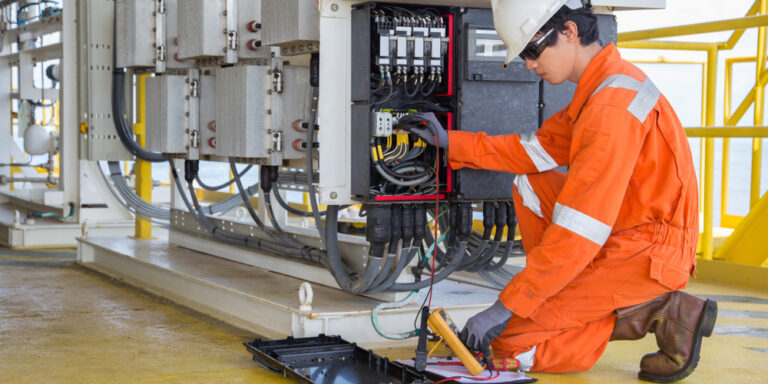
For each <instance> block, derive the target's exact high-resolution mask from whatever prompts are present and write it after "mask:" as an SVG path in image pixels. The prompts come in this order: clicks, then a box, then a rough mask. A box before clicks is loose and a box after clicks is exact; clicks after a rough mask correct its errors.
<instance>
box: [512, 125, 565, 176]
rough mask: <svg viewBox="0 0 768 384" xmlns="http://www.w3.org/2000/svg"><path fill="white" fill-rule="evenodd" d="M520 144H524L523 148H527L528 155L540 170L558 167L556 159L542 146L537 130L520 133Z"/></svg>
mask: <svg viewBox="0 0 768 384" xmlns="http://www.w3.org/2000/svg"><path fill="white" fill-rule="evenodd" d="M520 144H522V145H523V149H525V152H526V153H527V154H528V157H530V158H531V161H533V164H534V165H535V166H536V169H537V170H538V171H539V172H545V171H549V170H550V169H555V168H557V163H556V162H555V159H553V158H552V156H550V155H549V153H547V151H546V150H545V149H544V147H542V146H541V143H540V142H539V138H538V137H537V136H536V133H535V132H532V133H526V134H523V135H520Z"/></svg>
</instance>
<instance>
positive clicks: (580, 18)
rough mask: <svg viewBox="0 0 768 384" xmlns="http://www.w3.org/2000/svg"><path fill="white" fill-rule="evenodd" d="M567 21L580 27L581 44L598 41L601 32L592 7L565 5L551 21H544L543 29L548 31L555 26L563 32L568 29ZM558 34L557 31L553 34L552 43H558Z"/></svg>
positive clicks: (585, 44)
mask: <svg viewBox="0 0 768 384" xmlns="http://www.w3.org/2000/svg"><path fill="white" fill-rule="evenodd" d="M566 21H572V22H573V23H574V24H576V27H577V28H578V29H579V38H580V39H581V45H583V46H587V45H590V44H592V43H594V42H595V41H598V38H599V35H600V32H599V30H598V27H597V17H596V16H595V15H593V14H592V9H591V8H588V7H583V8H579V9H570V8H568V7H567V6H563V7H562V8H560V10H559V11H557V13H555V14H554V16H552V18H550V19H549V21H547V22H546V23H544V26H543V27H541V31H542V32H547V31H549V30H550V29H551V28H553V27H554V28H557V31H558V32H563V31H565V30H567V29H568V28H566V26H565V22H566ZM558 35H559V33H555V34H554V35H553V36H552V41H551V42H550V44H551V45H555V44H557V37H558Z"/></svg>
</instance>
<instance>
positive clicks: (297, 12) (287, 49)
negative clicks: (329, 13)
mask: <svg viewBox="0 0 768 384" xmlns="http://www.w3.org/2000/svg"><path fill="white" fill-rule="evenodd" d="M262 4H263V5H262V7H263V8H262V12H261V15H262V20H291V21H290V22H285V23H265V24H264V31H263V32H262V34H263V35H262V36H263V43H264V45H270V46H277V47H281V48H282V49H281V52H280V53H281V54H282V55H283V56H292V55H302V54H306V53H311V52H317V51H318V50H319V47H320V46H319V44H318V43H319V41H320V26H319V20H320V18H319V14H318V10H317V4H313V3H312V2H311V1H307V0H262Z"/></svg>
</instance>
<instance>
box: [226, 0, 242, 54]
mask: <svg viewBox="0 0 768 384" xmlns="http://www.w3.org/2000/svg"><path fill="white" fill-rule="evenodd" d="M237 3H238V1H237V0H227V4H226V6H227V9H226V11H225V13H224V16H226V28H225V29H224V31H225V33H226V34H227V46H226V47H225V58H224V59H225V60H224V61H225V62H226V63H228V64H233V63H236V62H237V49H238V48H239V47H240V42H239V41H238V33H237Z"/></svg>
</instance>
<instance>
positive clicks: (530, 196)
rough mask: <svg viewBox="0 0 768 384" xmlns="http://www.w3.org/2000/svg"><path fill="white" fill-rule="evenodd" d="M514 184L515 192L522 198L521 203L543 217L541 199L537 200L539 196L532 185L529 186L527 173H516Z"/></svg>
mask: <svg viewBox="0 0 768 384" xmlns="http://www.w3.org/2000/svg"><path fill="white" fill-rule="evenodd" d="M515 186H516V187H517V193H519V194H520V197H522V198H523V205H524V206H526V207H527V208H528V209H530V210H531V211H533V213H535V214H536V216H538V217H541V218H542V219H543V218H544V215H543V214H542V213H541V201H540V200H539V197H538V196H536V192H534V190H533V186H531V181H530V180H528V175H518V176H517V178H516V179H515Z"/></svg>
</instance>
